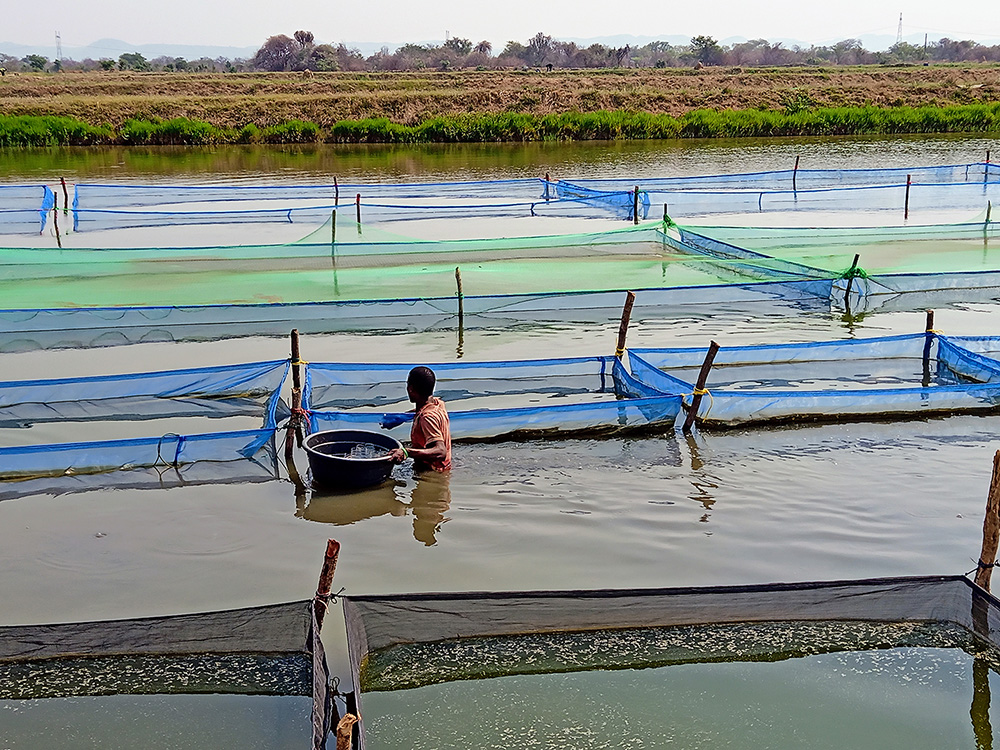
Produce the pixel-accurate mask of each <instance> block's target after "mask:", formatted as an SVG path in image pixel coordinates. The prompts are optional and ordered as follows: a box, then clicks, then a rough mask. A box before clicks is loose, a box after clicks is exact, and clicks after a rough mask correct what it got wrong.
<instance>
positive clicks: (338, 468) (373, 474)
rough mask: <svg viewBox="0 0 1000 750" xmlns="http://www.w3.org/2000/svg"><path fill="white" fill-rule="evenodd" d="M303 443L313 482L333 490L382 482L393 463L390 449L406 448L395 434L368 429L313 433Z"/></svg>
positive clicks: (390, 470)
mask: <svg viewBox="0 0 1000 750" xmlns="http://www.w3.org/2000/svg"><path fill="white" fill-rule="evenodd" d="M303 445H304V447H305V449H306V455H307V456H308V457H309V468H310V469H311V470H312V478H313V482H314V483H315V484H318V485H321V486H323V487H327V488H330V489H354V488H357V487H371V486H372V485H376V484H381V483H382V482H384V481H385V480H386V479H388V478H389V475H390V474H391V473H392V467H393V466H394V464H393V462H392V458H390V456H389V455H388V454H389V452H390V451H392V450H393V449H394V448H402V447H403V446H402V444H401V443H400V442H399V441H398V440H396V438H394V437H390V436H389V435H386V434H384V433H380V432H369V431H367V430H325V431H324V432H314V433H313V434H312V435H309V436H308V437H307V438H306V439H305V441H304V442H303ZM373 454H375V456H376V457H370V456H372V455H373ZM379 454H381V455H379Z"/></svg>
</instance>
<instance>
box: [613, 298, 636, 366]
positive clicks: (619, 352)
mask: <svg viewBox="0 0 1000 750" xmlns="http://www.w3.org/2000/svg"><path fill="white" fill-rule="evenodd" d="M634 304H635V292H628V293H627V294H626V295H625V306H624V307H623V308H622V320H621V323H619V324H618V345H617V346H616V347H615V356H616V357H618V359H621V358H622V357H623V356H624V354H625V337H626V336H628V322H629V320H630V319H631V318H632V305H634Z"/></svg>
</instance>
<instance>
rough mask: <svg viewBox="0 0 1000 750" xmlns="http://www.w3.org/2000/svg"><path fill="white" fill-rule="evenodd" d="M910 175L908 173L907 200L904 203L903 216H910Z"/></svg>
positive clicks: (906, 217) (907, 217)
mask: <svg viewBox="0 0 1000 750" xmlns="http://www.w3.org/2000/svg"><path fill="white" fill-rule="evenodd" d="M910 183H911V180H910V175H906V201H905V202H904V204H903V218H904V219H909V218H910Z"/></svg>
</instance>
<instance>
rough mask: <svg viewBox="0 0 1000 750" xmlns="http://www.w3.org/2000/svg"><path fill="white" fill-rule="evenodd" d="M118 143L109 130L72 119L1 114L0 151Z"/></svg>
mask: <svg viewBox="0 0 1000 750" xmlns="http://www.w3.org/2000/svg"><path fill="white" fill-rule="evenodd" d="M114 142H115V134H114V133H113V132H112V131H111V128H108V127H94V126H93V125H88V124H87V123H85V122H80V121H79V120H74V119H73V118H72V117H54V116H43V117H34V116H31V115H16V116H7V115H0V148H31V147H39V146H99V145H105V144H110V143H114Z"/></svg>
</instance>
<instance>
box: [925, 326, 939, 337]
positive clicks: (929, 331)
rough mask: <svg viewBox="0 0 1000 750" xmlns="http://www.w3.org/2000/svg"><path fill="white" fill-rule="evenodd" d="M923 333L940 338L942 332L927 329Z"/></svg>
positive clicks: (935, 329)
mask: <svg viewBox="0 0 1000 750" xmlns="http://www.w3.org/2000/svg"><path fill="white" fill-rule="evenodd" d="M924 333H933V334H935V335H936V336H940V335H941V334H942V332H941V331H939V330H938V329H937V328H928V329H927V330H926V331H924Z"/></svg>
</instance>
